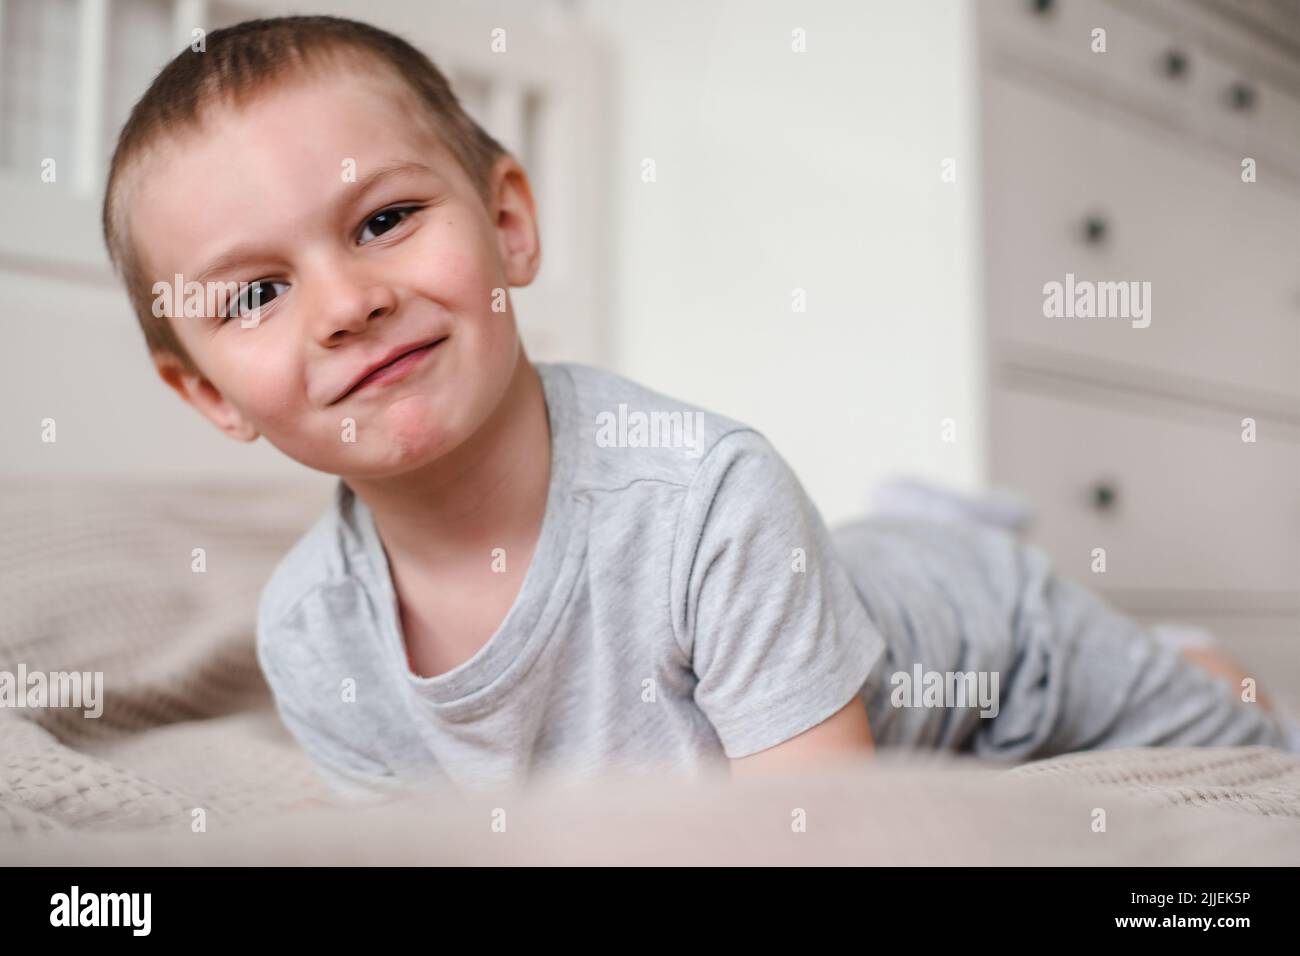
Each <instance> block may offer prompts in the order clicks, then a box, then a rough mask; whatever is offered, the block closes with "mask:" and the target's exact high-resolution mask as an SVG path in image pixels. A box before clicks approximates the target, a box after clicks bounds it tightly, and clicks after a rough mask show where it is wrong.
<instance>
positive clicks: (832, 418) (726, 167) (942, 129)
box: [584, 0, 983, 522]
mask: <svg viewBox="0 0 1300 956" xmlns="http://www.w3.org/2000/svg"><path fill="white" fill-rule="evenodd" d="M584 10H585V11H586V13H587V14H588V15H589V16H590V17H591V18H592V19H594V20H595V21H596V22H597V23H598V24H599V25H600V26H601V27H602V28H603V29H604V30H606V31H608V34H609V36H610V38H611V40H612V41H613V42H614V43H615V45H616V56H615V57H614V62H615V63H616V64H618V66H619V68H620V70H621V75H620V77H619V78H618V92H617V96H616V102H617V103H618V104H619V110H618V115H617V124H618V125H617V131H616V135H617V143H616V145H615V149H614V152H613V155H614V157H615V159H614V162H615V168H614V173H613V175H612V177H611V179H612V182H613V183H614V190H615V194H614V197H613V200H614V203H615V213H616V230H615V243H614V245H615V249H616V253H615V255H616V271H615V275H614V277H613V278H614V282H613V288H614V290H615V312H614V322H615V323H616V334H615V339H614V340H615V350H616V360H615V364H616V367H617V369H618V370H619V371H620V372H623V373H624V374H627V375H629V376H630V377H632V378H635V379H637V380H639V381H642V382H644V383H645V384H647V385H649V386H651V387H653V388H657V389H659V390H660V391H664V392H667V393H668V394H671V395H675V396H677V397H680V398H683V399H687V400H690V401H693V402H696V403H698V404H701V405H703V406H704V407H705V408H709V409H712V410H715V411H717V412H719V413H721V414H725V415H730V416H732V417H735V418H738V419H740V420H741V421H744V422H746V423H748V424H750V425H753V426H754V427H756V428H758V429H760V430H761V431H763V432H764V433H765V434H767V435H768V437H769V438H771V440H772V441H773V442H774V443H775V444H776V446H777V448H778V449H780V450H781V451H782V453H783V454H784V455H785V456H786V458H787V460H789V461H790V462H791V464H792V465H794V467H795V469H796V470H797V471H798V472H799V474H800V477H801V478H802V479H803V481H804V484H805V486H806V487H807V488H808V489H809V492H810V493H811V494H812V496H813V498H814V500H815V501H816V502H817V503H818V505H819V506H820V507H821V508H822V511H823V513H824V514H825V516H826V517H827V519H828V520H830V521H832V522H833V521H834V520H836V519H838V518H842V517H848V516H851V515H852V514H854V513H856V512H858V511H859V510H860V509H861V507H862V505H863V503H864V502H865V498H866V494H867V492H868V490H869V488H870V486H871V484H872V483H873V482H874V481H876V480H877V479H879V478H881V477H884V476H886V475H888V474H891V473H894V472H897V471H901V470H906V471H909V472H912V473H916V474H922V475H926V476H929V477H932V478H936V479H939V480H942V481H945V482H947V483H949V484H951V485H954V486H956V487H965V488H971V489H973V488H977V487H980V486H981V483H982V475H983V462H982V454H981V448H982V444H983V430H982V422H981V416H980V415H979V413H978V409H979V402H980V401H981V398H980V393H979V389H980V387H981V386H980V371H979V360H980V355H981V351H980V347H979V338H978V335H979V333H978V321H979V313H978V303H977V298H978V297H977V295H976V285H975V283H976V281H977V272H976V266H975V247H974V241H975V240H974V233H973V230H974V225H975V223H974V216H975V213H976V209H975V200H976V197H975V184H976V183H977V182H978V179H977V176H976V169H975V166H974V163H975V150H974V141H973V137H974V135H975V133H974V123H973V115H972V110H973V109H974V92H973V89H972V87H973V81H972V77H973V73H974V64H973V62H972V56H973V42H972V37H971V24H970V22H969V10H968V9H967V8H966V6H965V4H964V3H960V2H954V0H927V2H924V3H905V2H896V3H892V2H891V3H883V2H865V3H864V2H861V0H818V2H812V3H807V2H781V0H764V2H751V0H709V2H707V3H701V2H698V0H657V2H655V3H644V2H640V0H613V2H610V0H593V2H587V3H586V5H585V7H584ZM795 28H803V29H804V30H806V36H807V52H805V53H802V54H796V53H793V52H791V36H792V30H794V29H795ZM646 157H649V158H653V159H654V161H655V164H656V175H657V181H656V182H654V183H645V182H642V180H641V168H642V167H641V161H642V159H643V158H646ZM945 157H954V158H956V160H957V167H956V168H957V182H956V183H955V184H945V183H943V182H942V181H941V179H940V163H941V160H942V159H943V158H945ZM796 287H799V288H803V289H806V290H807V312H806V313H803V314H796V313H793V312H792V310H791V290H792V289H794V288H796ZM945 417H952V418H953V419H955V421H956V435H957V439H958V440H957V442H956V443H954V444H946V443H944V442H943V441H941V440H940V430H941V424H940V423H941V420H942V419H943V418H945Z"/></svg>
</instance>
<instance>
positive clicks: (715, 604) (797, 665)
mask: <svg viewBox="0 0 1300 956" xmlns="http://www.w3.org/2000/svg"><path fill="white" fill-rule="evenodd" d="M678 522H679V523H678V528H677V533H676V536H675V543H674V549H673V574H672V584H671V588H672V595H673V600H672V607H673V615H674V630H675V632H676V634H677V638H678V641H679V642H680V643H681V645H682V648H683V651H684V652H685V653H686V654H687V656H688V657H689V659H690V661H691V665H692V668H693V670H694V672H695V676H696V678H697V684H696V686H695V702H696V705H697V706H698V707H699V708H700V709H701V710H702V711H703V713H704V715H705V716H706V717H707V718H708V720H709V722H710V723H711V724H712V725H713V728H714V730H715V732H716V733H717V735H718V739H719V740H720V741H721V742H722V746H723V750H724V752H725V753H726V755H727V757H729V758H732V759H735V758H738V757H744V756H748V755H749V754H753V753H757V752H759V751H761V750H766V749H768V748H770V747H774V746H776V745H777V744H780V743H783V742H784V741H786V740H789V739H790V738H792V737H795V736H797V735H799V734H801V733H803V732H804V731H805V730H808V729H809V728H811V727H814V726H816V725H817V724H819V723H821V722H822V721H824V720H826V719H827V718H828V717H830V716H831V715H833V714H834V713H836V712H837V711H838V710H840V709H841V708H843V707H844V705H845V704H847V703H848V702H849V701H850V700H851V699H852V698H853V696H854V695H855V694H857V693H858V692H859V691H860V690H861V689H862V686H863V684H864V683H865V682H866V679H867V676H868V674H869V673H870V671H871V668H872V666H873V665H874V664H875V663H876V661H877V660H878V659H879V657H880V656H881V655H882V654H883V653H884V649H885V644H884V639H883V638H882V636H881V635H880V633H879V631H878V630H877V629H876V628H875V626H874V625H873V624H872V623H871V620H870V619H869V618H868V617H867V614H866V611H865V610H864V609H863V606H862V603H861V601H860V599H859V598H858V595H857V592H856V591H855V590H854V587H853V583H852V581H851V580H850V579H849V576H848V572H847V571H846V570H845V569H844V567H843V565H842V564H841V563H840V562H839V560H838V558H837V557H836V554H835V550H834V545H833V544H832V542H831V538H830V534H829V532H828V531H827V529H826V526H825V523H824V522H823V520H822V517H821V515H820V513H819V512H818V511H817V508H816V506H815V505H814V504H813V503H812V501H811V500H810V499H809V497H808V495H807V494H806V493H805V492H804V489H803V487H802V485H800V483H799V480H798V478H797V477H796V476H795V474H794V472H793V471H792V470H791V468H790V466H789V465H788V464H786V462H785V461H784V459H782V458H781V456H780V455H779V454H778V453H777V451H776V450H775V449H774V448H773V447H772V446H771V444H770V443H769V442H768V440H767V439H766V438H765V437H764V436H763V435H762V434H760V433H759V432H756V431H754V430H752V429H740V430H736V431H732V432H729V433H727V434H726V435H724V436H723V437H722V438H720V439H719V440H718V441H717V443H716V444H715V445H714V446H713V447H712V448H711V449H710V450H709V452H708V454H707V455H706V456H705V458H704V459H703V460H702V461H701V462H700V465H699V468H698V470H697V471H696V474H695V476H694V478H693V479H692V481H691V485H690V488H689V489H688V491H687V494H686V497H685V500H684V502H683V505H682V511H681V513H680V515H679V518H678Z"/></svg>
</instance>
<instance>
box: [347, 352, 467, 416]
mask: <svg viewBox="0 0 1300 956" xmlns="http://www.w3.org/2000/svg"><path fill="white" fill-rule="evenodd" d="M447 339H448V336H446V335H444V336H442V337H440V338H437V339H434V340H432V341H426V342H420V343H417V344H415V345H403V346H399V347H398V348H397V349H395V350H394V351H392V352H390V353H389V354H388V356H387V357H385V358H383V359H380V360H379V361H378V362H376V363H373V364H371V365H369V366H368V367H367V368H366V369H365V370H364V371H363V372H362V373H361V374H360V375H359V376H358V377H357V378H356V379H354V380H353V382H352V384H351V385H349V386H348V387H347V388H346V389H345V390H344V391H343V392H342V393H341V394H340V395H339V396H338V397H337V398H335V399H334V400H333V401H331V402H329V404H330V405H334V404H337V403H338V402H341V401H343V399H345V398H347V397H348V396H349V395H351V394H352V393H353V392H355V391H357V390H359V389H362V388H365V387H366V386H367V385H370V384H372V383H375V382H384V381H388V380H389V379H395V378H398V377H401V376H402V375H404V374H405V373H406V372H407V371H408V370H409V369H412V368H414V367H415V366H416V365H418V364H419V363H420V360H421V359H422V358H423V357H424V356H425V355H427V354H428V353H429V352H432V351H433V350H434V348H435V347H437V346H438V345H441V344H442V343H443V342H445V341H447Z"/></svg>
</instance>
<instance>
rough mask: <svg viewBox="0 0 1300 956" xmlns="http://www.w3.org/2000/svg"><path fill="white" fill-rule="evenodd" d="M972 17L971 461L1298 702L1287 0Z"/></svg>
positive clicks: (1134, 587) (1299, 290)
mask: <svg viewBox="0 0 1300 956" xmlns="http://www.w3.org/2000/svg"><path fill="white" fill-rule="evenodd" d="M976 18H977V22H978V49H979V68H978V76H979V84H980V89H979V95H978V101H979V111H980V122H979V130H980V140H981V143H980V150H981V162H980V165H981V176H982V191H981V196H982V210H981V214H980V216H981V223H982V227H981V241H982V244H983V249H982V250H981V258H982V261H983V274H982V280H983V286H984V288H983V296H984V306H985V308H984V314H985V330H984V331H985V335H984V341H985V343H986V349H987V351H986V355H985V359H986V362H987V369H988V378H987V394H986V402H987V408H986V411H987V415H988V434H989V441H990V449H989V456H988V467H989V478H990V481H991V483H992V484H993V485H994V486H995V487H1005V488H1010V489H1014V490H1015V491H1017V492H1019V493H1021V494H1023V495H1024V496H1025V497H1026V498H1027V499H1028V501H1029V503H1030V504H1031V505H1032V506H1033V508H1034V511H1035V515H1036V517H1035V520H1034V523H1033V526H1032V528H1031V529H1030V531H1029V534H1028V539H1029V540H1030V541H1031V543H1033V544H1035V545H1037V546H1039V547H1041V548H1043V549H1044V550H1045V551H1047V552H1048V553H1049V554H1050V555H1051V556H1052V558H1053V559H1054V560H1055V562H1056V563H1057V565H1058V567H1059V568H1060V570H1061V572H1062V573H1063V574H1064V575H1066V576H1068V577H1070V578H1072V579H1074V580H1076V581H1078V582H1080V583H1082V584H1084V585H1086V586H1088V587H1090V588H1093V589H1095V590H1098V591H1101V592H1102V593H1103V594H1104V595H1105V596H1106V598H1107V599H1108V600H1110V601H1111V602H1112V603H1113V604H1115V605H1117V606H1119V607H1121V608H1123V609H1125V610H1127V611H1129V612H1131V613H1133V614H1134V615H1135V616H1137V617H1139V618H1140V619H1142V620H1144V621H1147V622H1150V623H1154V622H1157V621H1177V622H1185V623H1190V624H1195V625H1200V626H1203V627H1205V628H1207V629H1209V630H1211V631H1212V632H1213V633H1214V634H1215V635H1216V636H1217V637H1219V638H1220V639H1222V640H1223V641H1224V643H1225V644H1227V645H1228V646H1229V647H1230V648H1231V649H1232V650H1233V651H1234V652H1236V653H1237V654H1238V655H1239V656H1241V657H1242V658H1243V659H1244V660H1245V661H1246V662H1247V663H1248V664H1249V665H1250V666H1251V667H1252V668H1253V669H1255V670H1256V671H1257V672H1258V676H1259V679H1260V681H1261V684H1262V685H1263V686H1264V687H1265V689H1268V688H1270V687H1276V686H1277V685H1279V684H1281V685H1285V686H1283V687H1282V688H1281V689H1282V690H1283V691H1284V692H1285V693H1284V694H1283V696H1288V697H1290V698H1291V700H1292V701H1294V702H1296V703H1300V3H1295V2H1286V3H1283V2H1280V0H1273V2H1262V3H1261V2H1250V3H1242V2H1228V0H1224V2H1214V3H1210V2H1196V0H1172V2H1166V0H1160V2H1156V0H1145V2H1106V0H990V2H981V3H979V4H978V5H977V13H976ZM1099 29H1100V30H1104V31H1105V33H1104V44H1105V52H1100V51H1099V50H1098V47H1099V46H1100V42H1099V41H1101V40H1102V35H1101V34H1098V33H1096V32H1095V31H1097V30H1099ZM1252 160H1253V163H1252V162H1250V161H1252ZM1252 169H1253V177H1254V180H1255V181H1254V182H1247V181H1245V179H1249V178H1251V175H1250V174H1251V171H1252ZM1052 282H1058V283H1061V287H1062V289H1063V290H1070V289H1072V288H1073V289H1074V290H1076V292H1077V294H1078V295H1079V296H1083V295H1085V293H1083V292H1080V291H1078V290H1081V289H1083V287H1084V286H1085V285H1087V286H1090V287H1091V288H1092V289H1093V290H1096V291H1098V295H1097V296H1096V297H1095V298H1094V299H1093V301H1092V302H1091V303H1089V302H1088V300H1087V299H1086V298H1076V299H1075V300H1074V301H1075V304H1077V305H1079V306H1080V308H1078V309H1076V310H1074V311H1075V312H1076V314H1075V315H1074V316H1073V317H1067V316H1064V315H1059V314H1056V313H1055V311H1054V309H1053V308H1052V307H1051V303H1049V302H1048V301H1047V300H1048V294H1047V293H1045V286H1047V284H1048V283H1052ZM1102 283H1124V284H1125V289H1123V290H1121V289H1119V287H1118V286H1102V285H1101V284H1102ZM1132 283H1137V285H1136V286H1134V285H1132ZM1144 283H1149V285H1147V286H1144V285H1143V284H1144ZM1144 288H1145V289H1147V290H1149V301H1148V300H1146V299H1141V300H1139V298H1131V299H1130V301H1129V302H1128V303H1127V305H1128V309H1127V310H1125V309H1124V308H1123V306H1124V304H1125V303H1124V301H1123V294H1122V293H1123V292H1124V291H1127V292H1130V293H1135V292H1136V293H1139V294H1140V292H1141V290H1142V289H1144ZM1102 289H1104V290H1105V295H1102V294H1101V292H1100V290H1102ZM1062 298H1065V296H1064V295H1063V296H1062ZM1139 301H1140V304H1141V306H1142V309H1143V310H1144V311H1146V315H1145V316H1139V315H1138V314H1137V313H1138V309H1137V308H1136V307H1137V305H1138V304H1139ZM1089 308H1091V310H1092V314H1091V315H1088V316H1081V315H1079V314H1077V313H1078V312H1088V310H1089ZM1107 312H1109V313H1115V312H1119V313H1121V314H1120V315H1118V316H1116V315H1114V314H1109V315H1105V314H1098V313H1107ZM1048 313H1052V314H1048ZM1247 419H1249V420H1251V421H1246V420H1247ZM1252 422H1253V426H1252ZM1252 427H1253V438H1254V440H1253V441H1246V440H1243V436H1245V437H1252ZM1097 549H1104V562H1105V563H1104V571H1102V570H1100V568H1101V567H1102V565H1101V560H1100V558H1101V552H1100V551H1098V550H1097Z"/></svg>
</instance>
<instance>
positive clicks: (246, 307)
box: [224, 279, 289, 319]
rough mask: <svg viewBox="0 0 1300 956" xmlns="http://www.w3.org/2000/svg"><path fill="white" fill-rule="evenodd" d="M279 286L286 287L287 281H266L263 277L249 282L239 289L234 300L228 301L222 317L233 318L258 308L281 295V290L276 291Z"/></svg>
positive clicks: (287, 285)
mask: <svg viewBox="0 0 1300 956" xmlns="http://www.w3.org/2000/svg"><path fill="white" fill-rule="evenodd" d="M277 286H279V287H280V289H281V290H283V289H288V288H289V283H287V282H268V281H266V280H265V279H258V280H257V281H256V282H250V283H248V285H246V286H244V288H243V289H242V290H241V291H240V293H239V295H238V296H236V297H235V300H234V301H233V302H231V303H230V307H229V308H228V309H227V310H226V315H225V316H224V318H226V319H233V318H237V317H239V316H243V315H247V314H248V313H249V312H252V311H253V310H255V309H260V308H262V307H263V306H264V305H266V304H267V303H268V302H270V301H272V300H273V299H275V298H276V296H280V295H283V294H284V292H283V291H277V290H276V287H277Z"/></svg>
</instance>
